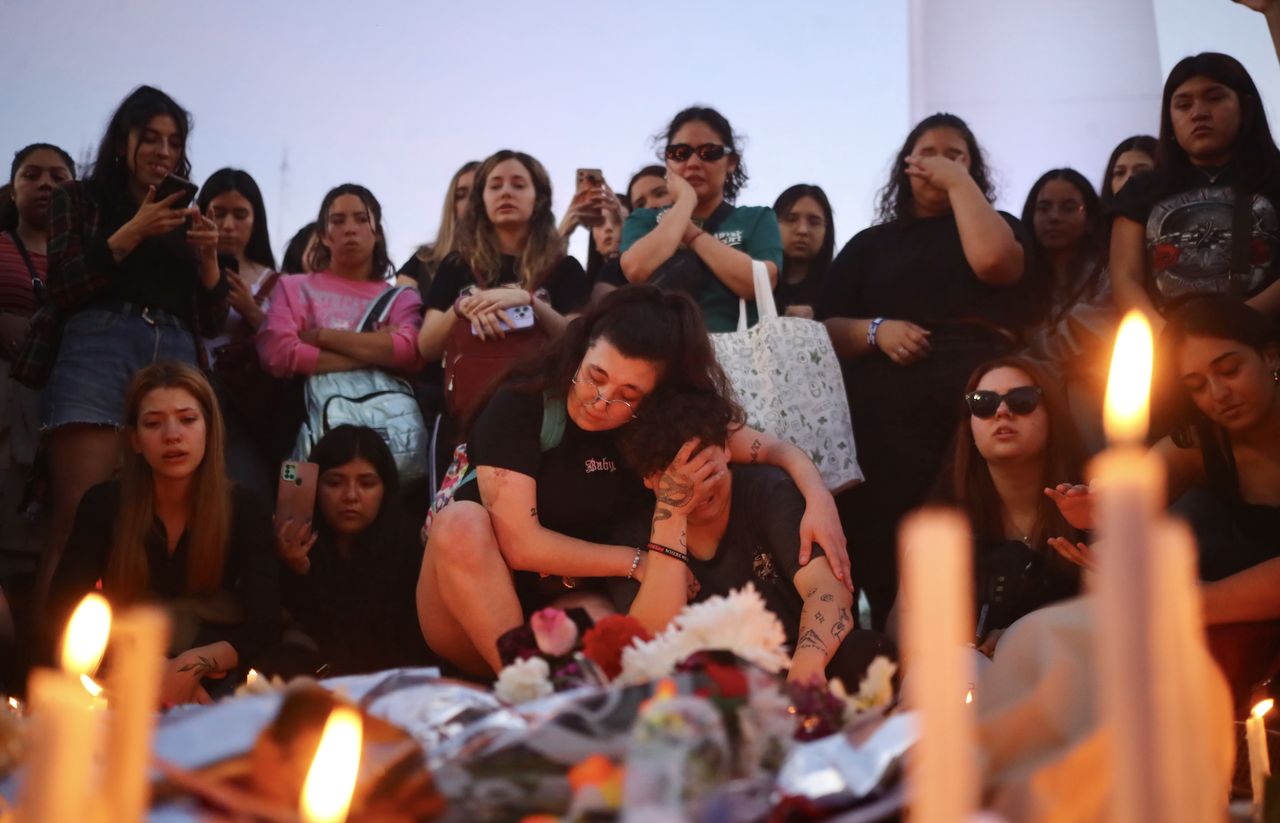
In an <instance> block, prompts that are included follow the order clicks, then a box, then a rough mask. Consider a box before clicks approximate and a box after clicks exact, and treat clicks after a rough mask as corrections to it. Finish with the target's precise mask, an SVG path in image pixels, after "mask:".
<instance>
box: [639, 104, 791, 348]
mask: <svg viewBox="0 0 1280 823" xmlns="http://www.w3.org/2000/svg"><path fill="white" fill-rule="evenodd" d="M663 138H664V140H665V142H664V148H663V151H662V154H663V157H665V159H666V163H667V188H668V189H669V191H670V193H671V194H673V195H674V196H675V203H674V205H672V206H671V207H670V208H667V209H663V210H661V211H659V210H658V209H638V210H637V211H635V212H633V213H632V214H631V216H630V217H628V218H627V222H626V223H625V224H623V227H622V258H621V263H622V272H623V274H624V275H625V276H626V279H627V281H628V282H630V283H653V284H654V285H657V286H661V287H662V288H665V289H670V290H674V291H682V292H685V293H686V294H688V295H690V296H691V297H693V299H694V300H695V301H696V302H697V303H698V306H699V307H700V308H701V309H702V316H703V320H704V321H705V322H706V324H707V330H708V331H712V332H724V331H733V330H734V329H736V328H737V325H738V307H739V304H738V300H739V298H742V299H745V300H746V301H747V312H748V323H750V324H752V325H754V324H755V322H756V320H757V316H756V309H755V284H754V281H753V280H752V274H751V262H752V261H753V260H759V261H761V262H763V263H764V264H765V267H766V268H767V269H768V270H769V284H770V287H771V288H772V287H775V286H776V285H777V282H778V272H779V271H780V270H781V269H782V235H781V234H780V233H779V230H778V218H777V217H776V216H775V215H774V213H773V210H772V209H770V208H768V207H767V206H735V205H734V203H735V201H736V200H737V196H738V192H739V191H740V190H741V189H742V187H743V186H744V185H746V182H747V167H746V165H745V164H744V163H743V159H742V154H741V152H740V151H739V149H738V143H739V142H740V141H739V138H738V136H737V135H736V134H734V132H733V127H732V126H730V125H729V121H728V120H727V119H725V117H724V115H722V114H720V112H718V111H716V110H715V109H712V108H706V107H703V106H694V107H691V108H687V109H685V110H684V111H682V112H680V113H679V114H677V115H676V116H675V117H674V118H672V120H671V123H670V124H669V125H668V126H667V128H666V131H665V134H664V135H663Z"/></svg>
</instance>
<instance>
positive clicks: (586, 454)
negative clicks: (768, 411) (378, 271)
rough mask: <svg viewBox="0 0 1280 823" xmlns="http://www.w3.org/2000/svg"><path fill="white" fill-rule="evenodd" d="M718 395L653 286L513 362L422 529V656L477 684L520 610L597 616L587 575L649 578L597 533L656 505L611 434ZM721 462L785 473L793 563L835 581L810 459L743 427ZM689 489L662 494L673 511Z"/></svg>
mask: <svg viewBox="0 0 1280 823" xmlns="http://www.w3.org/2000/svg"><path fill="white" fill-rule="evenodd" d="M729 391H730V389H729V386H728V382H727V379H726V378H725V376H724V373H723V372H722V371H721V370H720V368H719V366H718V365H717V364H716V361H715V357H714V354H713V353H712V349H711V343H710V340H709V339H708V337H707V332H706V327H705V326H704V325H703V323H702V320H701V318H700V316H699V312H698V309H697V307H696V306H695V305H694V303H693V302H692V301H691V300H690V299H689V298H688V297H686V296H684V295H681V294H671V293H667V292H663V291H661V290H659V289H657V288H654V287H652V286H643V285H641V286H625V287H623V288H620V289H616V290H614V291H612V292H610V293H609V294H607V295H605V296H604V298H603V299H601V301H600V302H599V303H598V304H597V305H595V306H593V307H591V308H589V309H588V310H587V311H586V312H585V313H584V314H582V315H581V316H579V317H577V318H575V319H574V320H572V321H570V323H569V325H568V327H567V329H566V330H565V332H564V334H563V335H561V336H560V337H559V338H557V339H556V340H555V341H554V342H553V343H552V344H551V345H550V346H548V347H545V348H544V349H542V350H541V351H540V352H538V353H537V354H536V355H535V356H533V357H532V358H530V359H528V360H526V361H524V362H523V363H521V364H519V365H517V366H516V367H515V368H514V369H513V370H512V371H511V373H510V374H509V375H508V376H507V377H506V378H505V379H504V380H503V381H502V383H501V384H500V385H499V386H498V387H497V388H496V389H494V390H493V391H492V392H491V393H490V394H489V396H488V397H487V398H486V399H483V400H482V401H481V403H480V404H479V405H478V406H477V408H478V411H477V412H476V413H475V415H474V416H473V417H472V419H471V420H470V421H469V423H468V424H467V425H466V428H465V438H464V439H465V442H466V455H465V457H466V460H467V462H468V465H469V466H470V467H472V468H474V474H472V473H470V472H468V473H466V474H464V475H462V481H461V483H460V484H459V485H457V486H456V487H455V491H454V493H453V497H452V500H451V501H450V502H449V503H448V505H445V506H444V507H443V508H440V509H439V510H438V512H437V513H436V514H435V515H434V518H433V519H432V520H430V521H429V530H428V532H427V544H426V551H425V553H424V556H423V561H422V571H421V574H420V576H419V578H418V595H417V601H418V619H419V622H420V624H421V627H422V632H423V636H424V637H425V638H426V641H427V644H428V645H429V646H430V647H431V648H432V650H434V651H435V652H436V654H438V655H440V656H441V657H443V658H445V659H447V660H449V661H451V662H452V663H453V664H454V665H456V666H458V667H459V668H460V669H462V670H463V671H466V672H468V673H469V674H472V675H478V676H484V675H487V674H489V673H491V672H495V671H497V670H498V669H499V668H500V667H501V664H500V661H499V657H498V648H497V640H498V638H499V637H500V636H501V635H502V634H503V633H504V632H506V631H507V630H509V629H512V628H514V627H516V626H519V625H520V624H521V623H523V622H524V620H525V615H527V614H529V613H531V612H532V611H535V610H537V609H540V608H543V607H545V606H547V605H550V604H553V603H555V604H557V605H567V604H569V603H573V604H576V605H585V606H588V607H590V608H593V609H598V610H607V609H608V606H607V602H608V601H607V596H606V595H605V594H604V593H603V588H602V582H601V581H599V580H596V581H594V582H593V581H592V580H591V579H592V578H609V577H621V578H627V579H641V578H643V576H644V573H645V569H646V568H647V554H646V551H645V550H644V549H641V548H637V547H635V546H619V545H613V544H610V543H609V540H608V536H609V534H610V533H611V530H612V529H613V527H614V525H615V524H616V523H618V522H619V521H620V520H621V519H623V518H624V517H627V516H628V515H632V514H635V513H637V512H640V511H642V510H648V511H652V510H653V508H654V494H653V493H652V492H649V491H648V490H646V489H645V487H644V484H643V483H642V482H641V480H640V478H639V477H637V476H636V475H635V474H634V473H632V472H631V471H630V470H629V469H628V468H627V465H626V464H625V463H624V461H623V460H622V458H621V456H620V453H619V450H618V444H617V442H616V435H617V434H618V429H620V428H621V427H623V426H625V425H626V424H627V423H628V422H630V421H631V420H632V419H634V418H635V417H636V416H637V415H643V414H645V410H646V408H647V407H649V405H650V402H651V400H652V399H653V398H654V397H656V396H658V397H660V396H661V395H669V394H683V393H690V394H708V393H714V394H717V395H720V396H722V397H725V396H728V394H729ZM654 405H655V406H656V407H658V408H661V404H660V403H655V404H654ZM729 456H730V459H731V460H733V461H739V462H752V463H771V464H773V465H776V466H779V467H781V468H782V469H784V470H786V471H787V473H788V474H790V475H791V477H792V479H793V480H794V481H795V483H796V486H797V487H798V488H799V489H800V491H801V493H802V495H803V496H804V498H805V514H804V518H803V519H802V521H801V524H800V538H801V540H800V546H799V547H798V549H799V550H800V551H801V555H800V556H801V560H802V561H803V562H807V561H808V559H809V552H808V550H806V548H805V547H808V546H811V545H812V543H814V542H817V543H818V544H819V545H821V546H822V548H823V550H824V551H825V552H826V555H827V557H828V559H829V560H830V562H831V563H832V567H833V569H835V572H836V574H837V576H839V577H840V579H841V580H842V581H843V582H844V583H845V584H846V585H848V581H849V566H848V558H847V554H846V552H845V543H844V535H843V534H842V533H841V532H840V528H839V518H838V516H837V514H836V510H835V502H834V501H833V500H832V499H831V495H830V494H829V493H828V492H827V491H826V489H825V487H824V486H823V485H822V479H821V476H820V475H819V474H818V471H817V469H816V468H814V466H813V463H812V462H810V460H809V458H808V457H807V456H805V454H804V453H803V452H801V451H800V450H799V449H797V448H795V447H794V446H792V445H790V444H787V443H783V442H781V441H779V440H777V439H775V438H773V437H770V436H769V435H765V434H762V433H760V432H756V431H752V430H751V429H748V428H746V427H742V428H739V429H737V430H736V431H734V433H733V434H732V435H731V437H730V439H729ZM701 469H702V470H704V471H705V472H707V473H711V472H714V471H723V470H724V465H723V463H721V464H720V465H718V466H717V465H713V464H704V465H702V466H701ZM691 488H692V486H691V485H688V484H686V485H685V486H683V487H681V488H675V487H673V488H671V489H669V490H667V492H665V493H666V494H667V495H668V496H669V497H672V498H673V500H672V501H671V505H673V506H677V507H678V506H679V505H682V503H683V504H687V503H688V500H687V497H688V495H689V494H691ZM660 497H661V495H660Z"/></svg>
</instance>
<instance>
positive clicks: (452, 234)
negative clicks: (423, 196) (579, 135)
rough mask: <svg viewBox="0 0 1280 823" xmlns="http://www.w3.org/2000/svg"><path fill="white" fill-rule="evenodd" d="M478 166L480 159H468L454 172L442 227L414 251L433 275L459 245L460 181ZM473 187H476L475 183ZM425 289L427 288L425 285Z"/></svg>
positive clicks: (442, 213)
mask: <svg viewBox="0 0 1280 823" xmlns="http://www.w3.org/2000/svg"><path fill="white" fill-rule="evenodd" d="M478 168H480V161H479V160H468V161H467V162H466V163H463V164H462V168H460V169H458V170H457V171H455V172H454V173H453V177H452V178H451V179H450V180H449V188H448V189H447V190H446V191H445V193H444V208H442V209H441V210H440V229H439V231H437V232H436V239H435V240H434V241H432V242H430V243H426V244H424V245H421V246H418V250H417V251H416V252H414V254H415V255H416V256H417V258H418V259H419V260H421V261H422V262H423V263H425V264H426V266H427V271H429V272H431V273H432V274H433V275H434V274H435V271H436V269H438V268H440V263H441V262H442V261H443V260H444V259H445V258H446V257H448V256H449V254H450V253H451V252H453V251H454V250H455V248H456V246H457V245H458V227H459V226H460V225H461V223H460V222H459V220H458V217H457V214H458V209H457V207H456V205H455V201H456V200H457V197H458V181H459V180H461V179H462V175H464V174H467V173H468V172H473V171H475V170H476V169H478ZM472 187H473V188H474V185H473V186H472ZM470 206H471V198H470V197H469V196H468V198H467V207H468V208H470ZM423 289H424V290H425V289H426V286H425V285H424V286H423Z"/></svg>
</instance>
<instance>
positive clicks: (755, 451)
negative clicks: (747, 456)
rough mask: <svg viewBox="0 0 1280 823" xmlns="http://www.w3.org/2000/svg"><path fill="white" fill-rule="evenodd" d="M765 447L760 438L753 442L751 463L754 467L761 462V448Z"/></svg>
mask: <svg viewBox="0 0 1280 823" xmlns="http://www.w3.org/2000/svg"><path fill="white" fill-rule="evenodd" d="M763 445H764V441H762V440H761V439H760V438H759V437H757V438H756V439H755V440H752V441H751V463H752V464H753V465H754V464H756V463H759V462H760V447H761V446H763Z"/></svg>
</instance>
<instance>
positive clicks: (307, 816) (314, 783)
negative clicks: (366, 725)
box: [302, 706, 364, 823]
mask: <svg viewBox="0 0 1280 823" xmlns="http://www.w3.org/2000/svg"><path fill="white" fill-rule="evenodd" d="M363 734H364V732H363V728H362V726H361V722H360V715H359V713H358V712H356V710H355V709H351V708H348V707H346V706H339V707H337V708H335V709H334V710H333V711H332V712H330V713H329V719H328V720H327V721H325V724H324V732H323V734H321V735H320V746H319V747H318V748H317V749H316V756H315V759H314V760H312V761H311V769H310V770H309V771H308V772H307V780H306V782H305V783H304V784H303V786H302V819H303V820H305V821H307V823H339V821H343V820H346V819H347V811H348V810H349V809H350V808H351V795H352V793H353V792H354V791H355V786H356V776H357V775H358V774H359V772H360V745H361V738H362V737H363Z"/></svg>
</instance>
